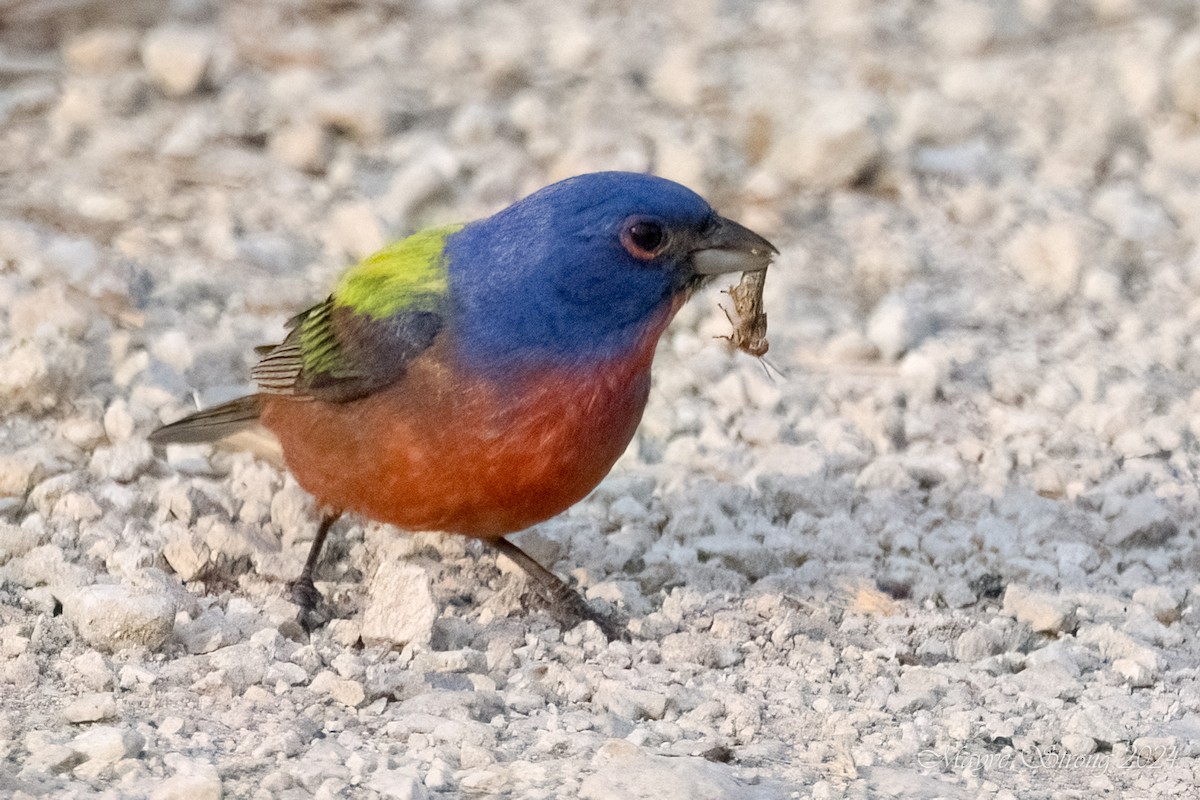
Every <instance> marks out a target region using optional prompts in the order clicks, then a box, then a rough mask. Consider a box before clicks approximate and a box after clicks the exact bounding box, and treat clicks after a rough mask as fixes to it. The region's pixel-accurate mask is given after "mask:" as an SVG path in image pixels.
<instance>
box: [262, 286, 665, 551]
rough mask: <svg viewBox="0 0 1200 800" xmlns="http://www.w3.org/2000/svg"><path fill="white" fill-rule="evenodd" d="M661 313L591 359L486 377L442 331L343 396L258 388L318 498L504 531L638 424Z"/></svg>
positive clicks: (527, 520)
mask: <svg viewBox="0 0 1200 800" xmlns="http://www.w3.org/2000/svg"><path fill="white" fill-rule="evenodd" d="M680 303H681V301H677V302H676V303H674V304H672V306H671V307H669V308H667V309H665V310H664V312H662V313H661V314H659V315H657V316H656V318H655V319H654V320H652V321H651V322H650V323H649V324H648V325H647V327H646V329H645V332H644V333H643V335H642V336H641V337H639V340H638V343H637V344H636V346H635V347H633V348H632V349H631V350H630V351H629V352H628V353H626V354H624V355H622V356H619V357H616V358H612V359H609V360H606V361H604V362H602V363H600V364H596V365H593V366H591V367H587V368H583V367H572V368H561V367H560V368H554V369H544V370H540V371H537V372H535V373H533V374H530V375H527V376H524V377H519V378H518V377H512V376H509V377H506V378H505V379H503V380H500V381H496V380H486V379H482V378H480V377H478V376H474V375H471V374H469V372H468V371H467V370H465V369H464V368H463V367H462V366H461V365H460V364H458V363H457V361H456V359H455V357H454V356H453V354H452V352H451V347H450V346H448V345H447V344H446V343H445V342H438V343H435V344H434V346H433V347H431V348H430V350H428V351H427V352H426V353H425V354H424V355H422V356H421V357H420V358H418V359H416V360H414V361H413V362H412V363H411V364H410V365H409V368H408V371H407V373H406V374H405V376H404V378H403V379H401V380H400V381H399V382H397V383H396V384H394V385H392V386H390V387H388V388H387V389H384V390H382V391H379V392H377V393H375V394H373V395H370V396H368V397H365V398H362V399H360V400H355V401H352V402H347V403H330V402H324V401H320V400H308V399H296V398H293V397H287V396H279V395H263V401H264V404H263V411H262V422H263V424H265V425H266V427H267V428H268V429H270V430H271V431H272V432H274V433H275V435H276V436H277V437H278V438H279V441H280V444H281V445H282V447H283V453H284V458H285V460H286V461H287V465H288V468H289V469H290V470H291V472H292V474H294V475H295V476H296V480H297V481H298V482H299V483H300V485H301V486H302V487H304V489H305V490H307V491H308V492H309V493H311V494H312V495H313V496H314V497H316V498H317V500H318V501H319V502H321V503H322V504H324V505H326V506H329V507H332V508H336V509H339V510H343V511H354V512H357V513H359V514H362V515H364V516H366V517H369V518H371V519H374V520H378V521H380V522H387V523H391V524H393V525H397V526H399V527H401V528H405V529H407V530H412V531H422V530H430V531H433V530H436V531H447V532H453V533H460V534H464V535H467V536H476V537H483V538H490V537H499V536H503V535H505V534H508V533H512V532H514V531H518V530H521V529H523V528H527V527H529V526H530V525H533V524H535V523H537V522H541V521H542V520H545V519H548V518H549V517H552V516H554V515H555V514H558V513H559V512H561V511H563V510H565V509H566V508H568V507H569V506H571V505H572V504H573V503H575V502H577V501H578V500H580V499H582V498H583V497H584V496H585V495H587V493H588V492H590V491H591V490H592V489H593V488H595V486H596V484H598V483H599V482H600V481H601V480H602V479H603V478H604V476H605V475H606V474H608V471H609V470H610V469H611V468H612V465H613V463H614V462H615V461H616V460H617V459H618V458H619V457H620V456H621V454H622V453H623V452H624V451H625V448H626V447H627V446H628V444H629V442H630V440H631V439H632V438H633V434H634V431H635V430H636V429H637V426H638V423H639V422H640V420H641V417H642V411H643V410H644V408H645V405H646V398H647V395H648V393H649V389H650V362H651V360H652V358H653V356H654V347H655V344H656V343H657V341H658V338H659V335H660V334H661V333H662V331H663V329H664V328H665V327H666V325H667V323H668V322H669V321H670V319H671V317H673V316H674V314H675V311H676V310H678V307H679V305H680Z"/></svg>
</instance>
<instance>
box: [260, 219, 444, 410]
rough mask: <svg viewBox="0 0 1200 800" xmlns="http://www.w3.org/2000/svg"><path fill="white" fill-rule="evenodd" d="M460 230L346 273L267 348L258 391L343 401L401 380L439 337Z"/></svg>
mask: <svg viewBox="0 0 1200 800" xmlns="http://www.w3.org/2000/svg"><path fill="white" fill-rule="evenodd" d="M461 227H462V226H461V225H454V226H447V227H443V228H435V229H431V230H428V231H422V232H421V233H417V234H414V235H413V236H410V237H408V238H407V239H403V240H401V241H399V242H396V243H395V244H393V245H390V246H388V247H386V248H384V249H383V250H380V251H379V252H378V253H375V254H374V255H372V256H369V257H367V258H366V259H364V260H363V261H362V262H360V263H359V264H357V265H355V266H354V267H352V268H351V269H350V270H348V271H347V272H346V273H345V275H343V276H342V278H341V280H340V281H339V282H338V284H337V287H336V288H335V289H334V292H333V294H332V295H330V297H329V298H328V299H326V300H325V301H324V302H323V303H320V304H318V305H315V306H313V307H312V308H310V309H307V310H306V311H304V312H302V313H300V314H297V315H296V316H295V317H293V318H292V319H291V320H289V321H288V327H289V328H290V329H291V330H290V332H289V333H288V335H287V337H286V338H285V339H284V341H283V342H282V343H280V344H278V345H276V346H275V347H272V348H269V349H267V351H266V352H265V354H264V355H263V357H262V359H261V360H260V361H259V362H258V364H257V366H255V368H254V372H253V375H254V379H255V381H256V382H257V383H258V386H259V389H260V390H261V391H263V392H266V393H269V394H289V395H300V396H307V397H315V398H320V399H324V400H330V401H345V400H351V399H355V398H357V397H362V396H363V395H365V394H367V393H369V392H370V391H372V390H374V389H377V388H380V387H382V386H386V385H388V384H390V383H392V382H394V381H396V380H398V379H399V378H400V377H401V376H402V375H403V374H404V371H405V367H406V365H407V363H408V361H410V360H411V359H412V358H413V357H415V356H416V355H417V354H419V353H420V352H421V351H423V350H424V349H425V348H427V347H428V346H429V345H430V344H431V343H432V341H433V339H434V337H435V336H436V335H437V333H438V331H440V330H441V327H442V317H441V313H440V312H441V308H442V303H443V301H444V298H445V295H446V290H447V287H448V279H447V274H446V263H445V258H444V256H443V253H444V249H445V243H446V237H448V236H450V235H451V234H452V233H454V232H455V231H457V230H459V229H460V228H461Z"/></svg>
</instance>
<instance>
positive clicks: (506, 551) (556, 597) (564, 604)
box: [484, 537, 629, 642]
mask: <svg viewBox="0 0 1200 800" xmlns="http://www.w3.org/2000/svg"><path fill="white" fill-rule="evenodd" d="M484 541H486V542H487V543H488V544H490V545H491V546H492V547H494V548H496V550H498V551H499V552H500V553H502V554H503V555H505V556H507V557H508V559H509V560H510V561H512V562H513V563H514V564H516V565H517V566H518V567H520V568H521V569H523V570H525V574H526V575H528V576H529V577H530V578H532V579H533V580H534V582H535V583H536V584H537V585H538V587H539V588H540V589H541V594H542V596H543V597H545V598H546V599H547V600H548V601H549V602H550V604H551V605H552V606H553V607H554V608H555V609H556V610H557V611H559V612H562V613H565V614H567V615H569V616H571V617H573V618H575V619H577V620H591V621H592V622H594V623H596V626H597V627H599V628H600V630H601V631H602V632H603V633H604V636H605V637H606V638H607V639H608V640H609V641H610V642H611V641H614V640H616V639H623V640H627V639H628V638H629V633H628V632H627V631H626V630H624V629H623V628H622V627H621V626H620V625H618V624H617V623H615V622H614V621H613V620H611V619H609V618H608V617H606V616H604V615H603V614H600V613H597V612H596V611H593V610H592V607H591V606H589V605H588V604H587V601H586V600H584V599H583V598H582V597H580V596H579V593H578V592H576V591H575V590H574V589H572V588H571V587H570V586H567V585H566V584H565V583H563V582H562V580H561V579H560V578H559V577H558V576H557V575H555V574H554V573H553V572H551V571H550V570H548V569H546V568H545V567H543V566H542V565H541V564H539V563H538V562H537V561H535V560H534V559H533V558H532V557H531V556H530V555H529V554H528V553H526V552H525V551H524V550H522V549H521V548H519V547H517V546H516V545H515V544H513V543H512V542H510V541H509V540H508V539H505V538H503V537H501V538H498V539H485V540H484Z"/></svg>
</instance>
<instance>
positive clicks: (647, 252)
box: [621, 219, 667, 261]
mask: <svg viewBox="0 0 1200 800" xmlns="http://www.w3.org/2000/svg"><path fill="white" fill-rule="evenodd" d="M666 242H667V232H666V231H665V230H664V229H663V226H662V225H661V224H659V223H658V222H655V221H654V220H651V219H634V220H631V221H630V222H629V223H628V224H626V225H625V228H624V230H622V231H621V244H622V245H624V246H625V249H626V250H628V251H629V254H630V255H631V256H633V257H634V258H640V259H641V260H643V261H649V260H650V259H652V258H654V257H655V256H657V255H658V254H659V252H660V251H661V250H662V249H663V245H665V244H666Z"/></svg>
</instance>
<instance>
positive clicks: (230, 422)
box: [147, 394, 262, 444]
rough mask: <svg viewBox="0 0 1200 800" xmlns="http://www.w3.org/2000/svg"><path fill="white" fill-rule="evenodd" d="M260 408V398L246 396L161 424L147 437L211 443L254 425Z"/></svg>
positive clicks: (159, 441)
mask: <svg viewBox="0 0 1200 800" xmlns="http://www.w3.org/2000/svg"><path fill="white" fill-rule="evenodd" d="M261 411H262V400H261V399H260V398H259V396H258V395H256V394H252V395H247V396H246V397H239V398H238V399H237V400H230V401H229V402H228V403H222V404H221V405H219V406H213V407H212V408H206V409H204V410H203V411H197V412H196V413H195V414H189V415H188V416H186V417H184V418H183V419H181V420H179V421H178V422H172V423H171V424H170V425H163V426H162V427H161V428H159V429H158V430H156V431H154V432H153V433H151V434H150V436H148V437H147V438H148V439H149V440H150V443H151V444H199V443H201V442H215V441H217V440H218V439H224V438H225V437H227V436H232V435H233V434H235V433H238V432H239V431H242V430H245V429H246V428H249V427H250V426H252V425H254V424H255V423H256V422H258V415H259V413H260V412H261Z"/></svg>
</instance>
